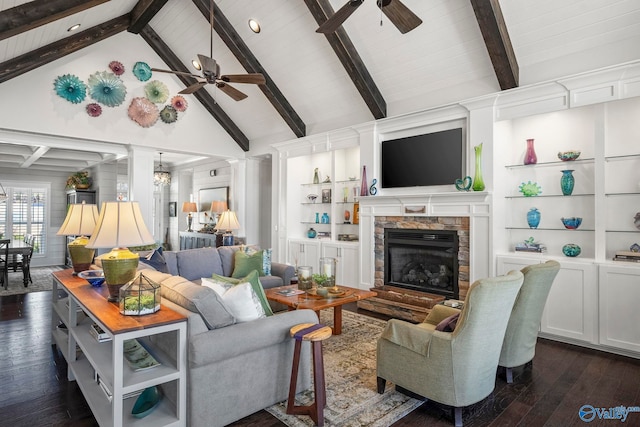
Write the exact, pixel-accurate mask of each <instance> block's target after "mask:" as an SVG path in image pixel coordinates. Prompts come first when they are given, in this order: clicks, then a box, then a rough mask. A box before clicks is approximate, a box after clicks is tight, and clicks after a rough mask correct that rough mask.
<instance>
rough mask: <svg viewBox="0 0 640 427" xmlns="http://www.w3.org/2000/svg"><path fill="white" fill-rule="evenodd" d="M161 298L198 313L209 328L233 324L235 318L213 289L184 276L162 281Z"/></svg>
mask: <svg viewBox="0 0 640 427" xmlns="http://www.w3.org/2000/svg"><path fill="white" fill-rule="evenodd" d="M162 298H167V299H168V300H169V301H171V302H173V303H175V304H178V305H179V306H181V307H183V308H185V309H187V310H189V311H192V312H194V313H199V314H200V316H201V317H202V320H203V321H204V323H205V324H206V325H207V327H208V328H209V329H218V328H224V327H225V326H229V325H233V324H234V323H235V318H234V317H233V315H232V314H231V312H230V311H229V309H228V308H227V307H226V306H225V304H224V302H222V300H220V298H219V297H218V294H216V292H215V291H214V290H213V289H210V288H208V287H206V286H202V285H197V284H195V283H193V282H190V281H188V280H186V279H185V278H184V277H180V276H172V277H170V278H168V279H167V280H164V281H163V282H162Z"/></svg>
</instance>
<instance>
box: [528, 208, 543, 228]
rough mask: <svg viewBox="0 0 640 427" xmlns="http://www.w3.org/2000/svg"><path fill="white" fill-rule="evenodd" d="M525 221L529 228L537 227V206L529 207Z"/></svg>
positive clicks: (538, 217)
mask: <svg viewBox="0 0 640 427" xmlns="http://www.w3.org/2000/svg"><path fill="white" fill-rule="evenodd" d="M527 223H528V224H529V228H538V225H539V224H540V211H539V210H538V209H537V208H531V209H529V212H527Z"/></svg>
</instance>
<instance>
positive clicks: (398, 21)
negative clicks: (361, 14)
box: [378, 0, 422, 34]
mask: <svg viewBox="0 0 640 427" xmlns="http://www.w3.org/2000/svg"><path fill="white" fill-rule="evenodd" d="M380 3H382V12H383V13H384V14H385V16H386V17H387V18H389V21H391V22H392V23H393V25H395V26H396V27H397V28H398V30H400V32H401V33H402V34H405V33H408V32H409V31H411V30H413V29H414V28H416V27H417V26H418V25H420V24H422V19H420V18H418V16H417V15H416V14H415V13H413V12H411V10H409V8H408V7H407V6H405V5H404V4H403V3H402V2H401V1H400V0H386V1H385V0H378V6H380Z"/></svg>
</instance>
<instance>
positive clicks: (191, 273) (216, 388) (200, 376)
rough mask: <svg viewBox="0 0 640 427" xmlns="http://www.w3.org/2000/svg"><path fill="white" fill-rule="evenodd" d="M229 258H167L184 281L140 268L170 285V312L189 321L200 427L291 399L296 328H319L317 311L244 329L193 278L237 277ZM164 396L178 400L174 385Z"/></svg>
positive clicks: (192, 409) (195, 425) (192, 254)
mask: <svg viewBox="0 0 640 427" xmlns="http://www.w3.org/2000/svg"><path fill="white" fill-rule="evenodd" d="M225 252H226V251H224V250H220V249H216V248H202V249H192V250H187V251H180V252H175V253H172V252H165V253H164V255H165V259H166V262H167V266H168V268H169V271H170V273H178V272H179V273H181V275H173V274H170V273H162V272H160V271H156V270H155V269H152V268H150V267H148V266H145V265H143V263H141V267H140V268H141V269H143V270H144V273H145V275H147V276H148V277H149V278H150V279H152V280H155V281H157V282H159V283H160V284H161V285H162V304H163V306H166V307H169V308H171V309H173V310H175V311H177V312H179V313H182V314H183V315H185V316H186V317H187V330H188V334H187V363H188V372H187V406H188V407H187V414H188V415H187V417H188V418H187V421H188V425H189V426H192V427H200V426H202V427H204V426H206V427H211V426H224V425H227V424H229V423H232V422H234V421H237V420H239V419H241V418H243V417H245V416H247V415H250V414H252V413H254V412H257V411H259V410H261V409H264V408H266V407H268V406H270V405H273V404H275V403H277V402H281V401H284V400H286V399H287V394H288V390H289V379H290V375H291V364H292V360H293V348H294V340H293V339H292V338H291V337H290V336H289V330H290V329H291V327H292V326H294V325H297V324H300V323H318V318H317V316H316V314H315V313H314V312H313V311H311V310H296V311H289V312H282V313H277V314H274V315H273V316H269V317H266V318H261V319H257V320H254V321H250V322H245V323H236V322H235V319H234V318H233V316H232V315H231V314H230V313H229V312H228V311H226V309H225V307H224V303H221V300H220V299H219V298H218V297H217V295H216V294H215V292H214V291H213V290H212V289H210V288H208V287H206V286H202V285H200V284H198V283H196V282H195V281H190V280H188V279H187V278H192V279H194V280H199V279H200V278H202V277H210V275H211V273H214V272H215V273H216V274H221V273H220V271H222V272H223V273H224V272H229V270H225V265H227V267H229V264H228V262H229V260H228V259H227V258H226V255H228V253H225ZM231 259H232V258H231ZM274 267H276V269H279V268H280V267H279V266H276V265H274ZM282 268H284V267H282ZM285 270H287V269H286V268H285ZM276 271H277V270H274V273H275V272H276ZM284 274H285V277H286V275H287V273H286V272H285V273H284ZM276 277H277V279H279V280H276V279H275V278H276ZM260 280H261V282H262V280H263V278H262V277H261V278H260ZM282 280H283V278H282V277H281V276H274V277H273V278H272V279H271V280H269V279H267V280H265V282H266V283H272V284H273V285H272V286H276V285H278V284H281V283H282V282H281V281H282ZM287 283H288V281H287ZM265 287H266V286H265ZM154 338H155V339H154V341H156V343H157V344H158V345H159V346H160V347H163V348H165V350H166V351H167V353H169V354H171V353H173V354H175V352H172V346H175V341H174V340H173V339H167V338H168V337H164V336H158V337H154ZM306 347H307V348H305V346H303V352H304V353H303V357H302V359H301V366H300V376H299V378H298V384H297V386H298V391H302V390H306V389H308V388H309V387H310V385H311V378H310V351H309V348H308V346H306ZM163 392H164V394H165V396H166V398H168V399H170V400H172V401H174V402H175V390H174V387H165V388H163Z"/></svg>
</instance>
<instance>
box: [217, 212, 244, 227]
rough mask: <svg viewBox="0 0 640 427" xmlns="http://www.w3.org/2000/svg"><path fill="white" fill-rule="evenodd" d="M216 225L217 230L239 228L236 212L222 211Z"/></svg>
mask: <svg viewBox="0 0 640 427" xmlns="http://www.w3.org/2000/svg"><path fill="white" fill-rule="evenodd" d="M216 227H217V228H218V230H238V229H239V228H240V223H239V222H238V217H237V216H236V213H235V212H234V211H229V210H226V211H224V212H222V215H220V220H219V221H218V224H217V225H216Z"/></svg>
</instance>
